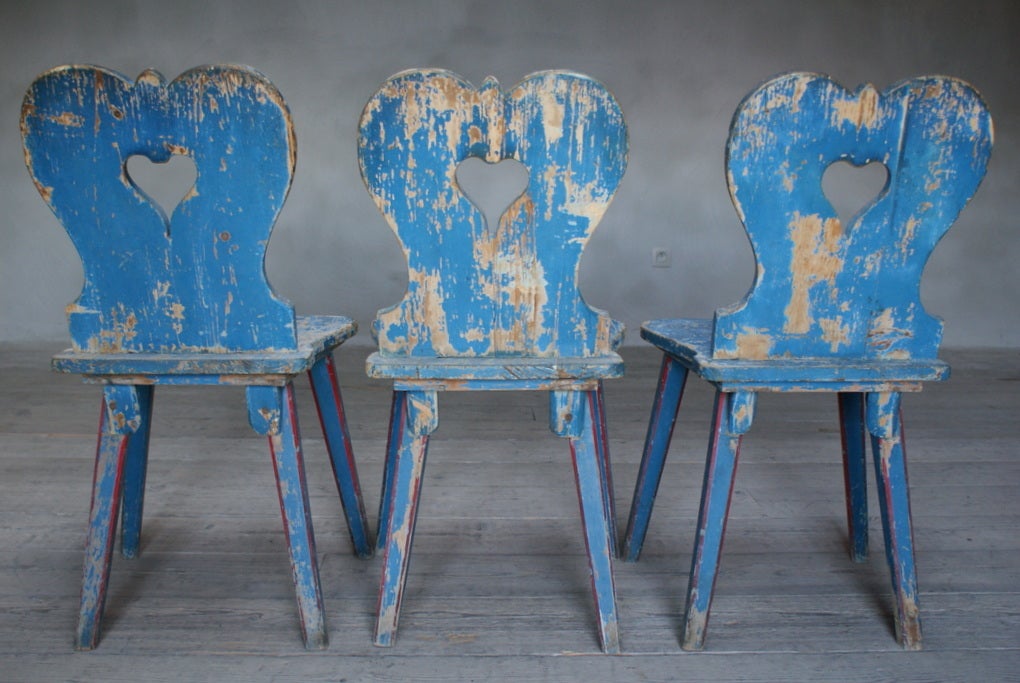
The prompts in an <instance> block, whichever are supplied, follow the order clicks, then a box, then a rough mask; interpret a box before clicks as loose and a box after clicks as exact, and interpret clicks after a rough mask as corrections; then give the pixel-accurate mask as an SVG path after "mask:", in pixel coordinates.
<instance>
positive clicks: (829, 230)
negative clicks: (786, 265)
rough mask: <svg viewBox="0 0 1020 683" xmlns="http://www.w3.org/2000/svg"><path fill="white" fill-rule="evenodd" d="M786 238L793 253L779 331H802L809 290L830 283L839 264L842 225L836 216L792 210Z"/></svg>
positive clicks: (806, 321)
mask: <svg viewBox="0 0 1020 683" xmlns="http://www.w3.org/2000/svg"><path fill="white" fill-rule="evenodd" d="M789 234H790V241H791V242H792V243H793V254H792V256H791V258H790V277H791V280H792V287H791V296H790V302H789V303H788V304H787V306H786V309H785V311H784V314H785V316H786V324H785V325H784V326H783V331H784V332H787V333H791V334H804V333H807V332H808V331H809V330H810V329H811V324H812V323H813V322H814V319H813V317H812V314H811V301H810V298H809V295H808V294H809V290H810V289H811V288H812V287H814V286H815V285H818V284H820V283H822V282H827V283H828V284H829V285H830V286H831V285H832V284H833V283H834V282H835V279H836V276H837V275H838V274H839V273H840V271H841V270H842V268H843V259H842V257H841V256H840V254H841V252H842V242H841V238H842V237H843V226H842V225H841V224H840V222H839V219H838V218H828V219H824V220H823V219H822V217H821V216H818V215H817V214H811V215H807V216H801V215H800V214H799V213H795V214H794V217H793V220H792V221H791V222H790V233H789Z"/></svg>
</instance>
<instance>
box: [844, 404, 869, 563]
mask: <svg viewBox="0 0 1020 683" xmlns="http://www.w3.org/2000/svg"><path fill="white" fill-rule="evenodd" d="M839 428H840V435H841V437H842V444H843V483H844V486H845V488H846V518H847V535H848V537H849V541H850V543H849V544H850V557H851V558H852V559H853V561H854V562H864V561H865V560H867V559H868V479H867V471H868V468H867V457H866V456H867V433H868V430H867V428H866V427H865V424H864V395H863V394H860V393H840V394H839Z"/></svg>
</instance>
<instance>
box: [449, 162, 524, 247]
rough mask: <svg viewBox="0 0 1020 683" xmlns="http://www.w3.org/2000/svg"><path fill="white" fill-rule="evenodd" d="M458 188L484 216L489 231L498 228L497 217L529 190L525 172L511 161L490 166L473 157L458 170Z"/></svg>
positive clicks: (518, 164) (519, 165)
mask: <svg viewBox="0 0 1020 683" xmlns="http://www.w3.org/2000/svg"><path fill="white" fill-rule="evenodd" d="M457 184H458V185H459V186H460V188H461V190H463V191H464V194H466V195H467V196H468V199H470V200H471V203H472V204H474V205H475V206H476V207H478V208H479V209H480V210H481V211H482V213H483V214H485V219H486V224H487V225H488V226H489V229H490V230H491V229H492V228H493V227H494V226H498V225H499V218H500V216H502V215H503V213H504V212H505V211H506V209H507V207H509V206H510V204H511V202H513V201H514V200H515V199H517V198H518V197H520V196H521V195H522V194H524V191H525V190H526V189H527V187H528V171H527V169H526V168H524V166H523V165H521V163H520V162H518V161H514V160H513V159H506V160H504V161H501V162H499V163H498V164H489V163H485V162H484V161H482V160H481V159H478V158H474V157H473V158H470V159H465V160H464V161H463V162H462V163H461V164H460V165H459V166H458V167H457Z"/></svg>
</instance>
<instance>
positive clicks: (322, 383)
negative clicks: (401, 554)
mask: <svg viewBox="0 0 1020 683" xmlns="http://www.w3.org/2000/svg"><path fill="white" fill-rule="evenodd" d="M308 377H309V379H310V380H311V383H312V395H313V396H314V397H315V408H316V410H317V411H318V413H319V423H320V424H321V425H322V433H323V435H324V436H325V438H326V447H327V449H328V451H329V462H330V464H331V465H332V467H333V479H334V481H335V482H336V488H337V493H339V494H340V504H341V506H342V507H343V510H344V516H345V517H346V518H347V529H348V531H349V532H350V535H351V543H352V544H353V546H354V552H355V554H357V556H358V557H371V556H372V550H373V546H374V544H373V541H372V539H371V532H370V531H369V530H368V520H367V517H366V515H365V503H364V499H363V498H362V495H361V483H360V482H359V480H358V469H357V465H356V464H355V462H354V451H353V449H352V448H351V434H350V431H349V430H348V428H347V417H346V416H345V414H344V402H343V398H342V396H341V395H340V384H339V382H337V379H336V366H335V364H334V362H333V354H332V353H329V354H326V355H325V356H324V357H323V358H321V359H319V360H318V361H317V362H316V363H315V365H313V366H312V368H311V370H309V371H308Z"/></svg>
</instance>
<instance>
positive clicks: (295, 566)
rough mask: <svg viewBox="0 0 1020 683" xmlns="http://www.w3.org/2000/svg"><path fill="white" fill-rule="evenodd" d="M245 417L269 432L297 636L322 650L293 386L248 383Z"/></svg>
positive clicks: (322, 630) (323, 624)
mask: <svg viewBox="0 0 1020 683" xmlns="http://www.w3.org/2000/svg"><path fill="white" fill-rule="evenodd" d="M248 417H249V421H250V422H251V424H252V427H253V428H255V431H257V432H259V433H260V434H265V435H266V436H268V437H269V448H270V451H271V454H272V457H273V467H274V468H275V470H276V487H277V493H278V494H279V497H280V512H281V514H282V515H283V529H284V533H285V534H286V537H287V548H288V550H289V553H290V567H291V573H292V575H293V579H294V588H295V591H296V593H297V603H298V614H299V617H300V622H301V635H302V638H303V640H304V643H305V647H306V648H307V649H309V650H321V649H323V648H325V647H326V646H327V645H328V643H329V636H328V635H327V633H326V618H325V608H324V606H323V601H322V589H321V585H320V582H319V563H318V559H317V557H316V553H315V534H314V532H313V530H312V516H311V513H310V510H309V505H308V486H307V484H306V480H305V466H304V459H303V457H302V454H301V436H300V430H299V428H298V421H297V410H296V407H295V403H294V385H293V384H292V383H288V384H287V385H286V386H284V387H271V386H250V387H248Z"/></svg>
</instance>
